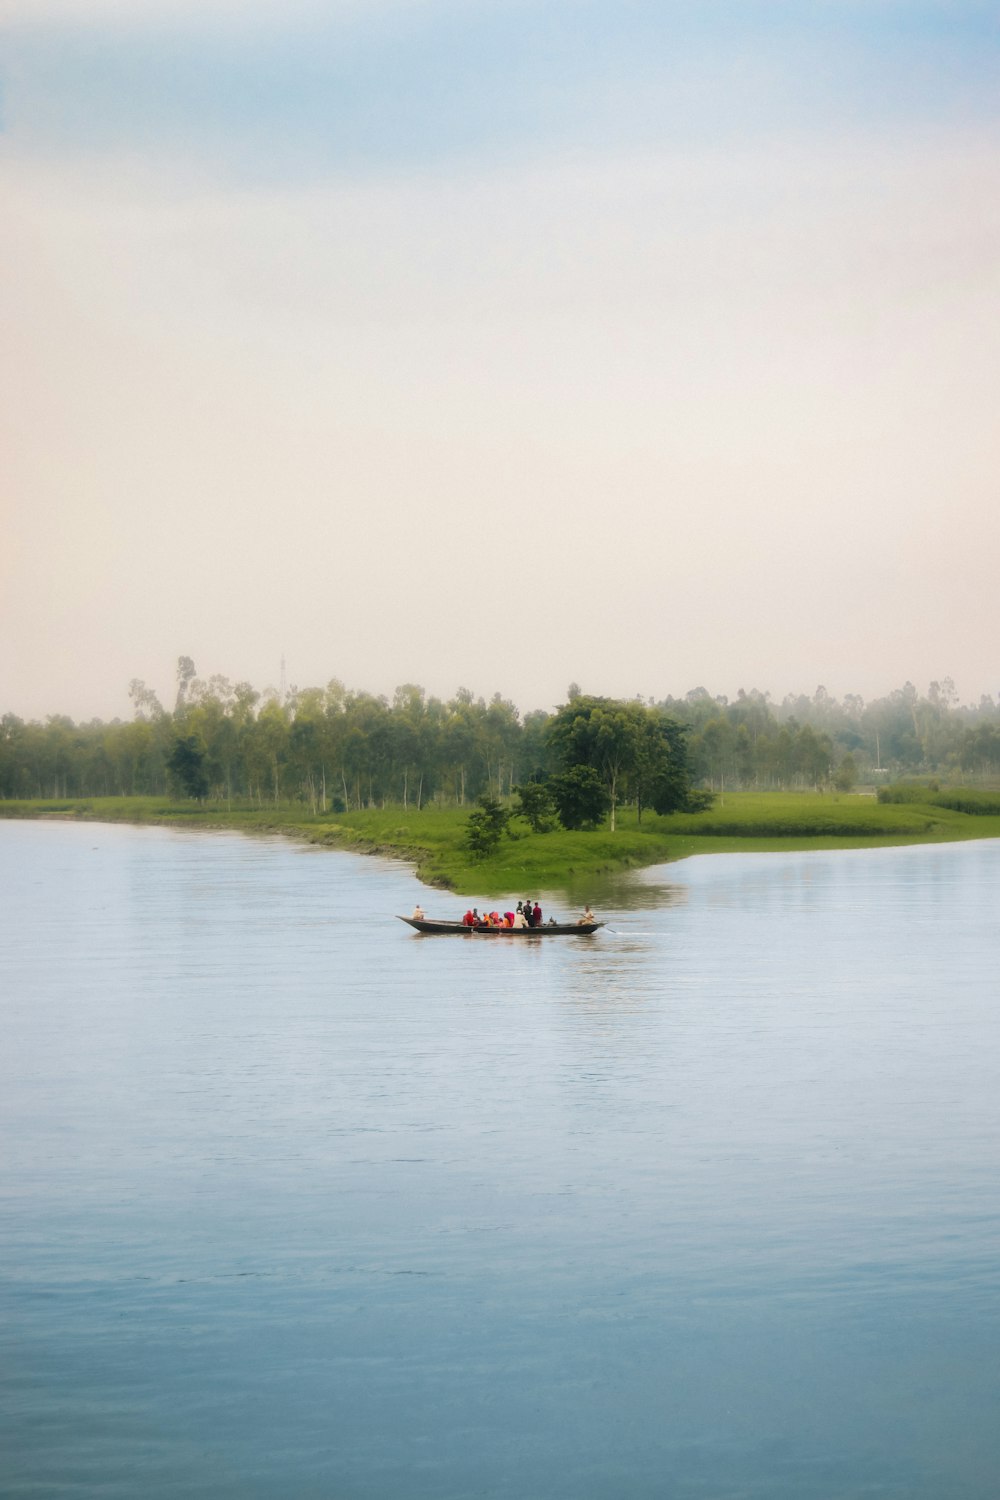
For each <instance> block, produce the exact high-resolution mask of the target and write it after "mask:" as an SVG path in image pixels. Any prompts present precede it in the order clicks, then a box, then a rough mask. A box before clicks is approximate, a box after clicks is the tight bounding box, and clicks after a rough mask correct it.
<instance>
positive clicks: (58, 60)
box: [0, 0, 1000, 718]
mask: <svg viewBox="0 0 1000 1500" xmlns="http://www.w3.org/2000/svg"><path fill="white" fill-rule="evenodd" d="M0 81H2V88H3V101H2V126H0V276H2V289H0V369H2V388H0V445H2V447H0V483H2V495H0V503H2V518H3V530H2V545H0V712H4V711H8V710H9V711H13V712H15V713H18V714H20V715H22V716H23V717H43V716H44V715H45V714H47V713H53V712H63V713H68V714H70V715H72V716H73V717H74V718H89V717H92V716H98V717H102V718H109V717H112V716H114V715H118V714H120V715H122V716H125V715H127V714H128V712H129V703H128V699H127V685H128V682H129V680H130V679H131V678H133V677H141V678H144V679H145V680H146V681H147V682H148V683H149V684H150V685H151V686H153V687H155V688H157V689H158V691H160V693H161V695H162V696H163V697H164V699H165V700H166V701H170V700H172V697H173V671H174V664H175V662H176V659H177V657H178V656H179V655H180V654H182V653H183V654H186V655H190V656H191V657H193V658H194V661H195V663H196V665H197V667H198V670H199V674H200V675H203V676H208V675H210V674H212V673H215V672H221V673H224V674H226V675H227V676H230V677H232V678H234V679H235V678H246V679H249V680H250V681H252V682H253V683H254V684H255V685H256V686H258V687H263V686H265V685H266V684H268V683H272V684H275V685H277V682H278V678H279V672H280V662H281V658H282V655H284V657H285V658H286V661H287V676H288V680H289V682H294V683H297V684H298V685H299V686H303V687H304V686H307V685H322V684H323V683H325V682H326V681H327V680H328V679H329V678H331V677H334V676H337V677H340V678H342V679H343V680H344V681H345V682H346V683H347V684H348V686H351V687H363V688H367V689H370V690H372V691H376V692H391V690H392V689H393V687H395V686H396V684H397V683H401V682H405V681H416V682H420V683H422V684H423V685H424V686H425V687H426V688H427V689H428V690H429V691H431V692H434V693H437V694H440V695H443V696H450V695H451V694H452V693H453V692H454V691H455V689H456V688H457V687H459V686H460V685H465V686H468V687H470V688H472V690H473V691H474V692H476V693H485V694H488V693H492V692H493V691H496V690H499V691H501V692H503V693H504V694H505V695H506V696H510V697H512V698H513V699H514V700H515V701H516V702H517V703H518V704H520V705H521V706H522V707H523V708H532V707H548V706H550V705H551V704H554V703H556V702H558V701H561V700H562V698H563V696H564V692H565V688H566V685H567V683H568V682H569V681H570V680H571V679H575V680H577V681H578V682H580V683H581V684H582V685H583V687H584V688H585V689H586V690H587V691H591V692H598V693H608V694H629V695H630V694H633V693H636V692H640V693H642V694H651V695H655V696H656V697H660V696H662V695H664V694H666V693H682V692H684V691H686V690H687V689H689V688H691V687H694V686H696V685H699V684H704V685H705V686H706V687H708V688H709V689H710V690H711V691H713V692H726V693H730V694H732V693H734V692H735V691H736V690H737V689H738V688H739V687H741V686H743V687H746V688H750V687H752V686H758V687H761V688H767V689H770V690H771V691H773V692H774V693H775V694H776V695H778V696H779V697H780V696H781V695H782V694H783V693H785V692H787V691H789V690H796V691H798V690H804V691H809V692H811V691H812V690H813V689H814V688H815V687H816V685H817V684H818V683H823V684H825V686H826V687H827V688H828V689H829V690H830V692H831V693H835V694H837V695H838V696H839V695H840V694H842V693H844V692H847V691H853V692H860V693H862V694H864V695H865V696H875V695H879V694H881V693H883V692H885V691H887V690H889V689H890V688H892V687H895V686H898V685H900V684H901V683H902V682H903V681H904V680H905V679H906V678H911V679H912V680H913V681H914V682H915V683H916V684H917V686H918V687H919V688H920V689H921V690H924V689H925V688H926V686H927V683H928V682H929V681H930V679H931V678H935V677H938V678H939V677H943V676H945V675H946V674H951V675H952V676H953V677H954V678H955V680H956V683H957V685H958V688H959V691H960V693H961V695H962V696H963V698H978V695H979V693H980V692H981V691H990V692H994V693H996V692H997V691H998V690H1000V653H998V629H997V626H998V613H1000V612H998V605H997V598H998V592H1000V589H998V572H1000V482H998V476H1000V402H998V394H1000V10H998V7H997V5H996V4H995V3H989V4H985V3H984V4H972V3H963V0H926V3H921V0H912V3H911V0H855V3H850V0H786V3H780V0H775V3H767V4H763V3H762V4H757V3H754V0H718V3H717V0H697V3H694V0H684V3H674V0H655V3H653V0H633V3H630V0H615V3H611V0H600V3H588V0H571V3H570V0H450V3H448V0H326V3H320V0H313V3H308V0H300V3H289V0H280V3H279V0H273V3H272V0H0Z"/></svg>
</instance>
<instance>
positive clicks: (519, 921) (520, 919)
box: [514, 901, 528, 928]
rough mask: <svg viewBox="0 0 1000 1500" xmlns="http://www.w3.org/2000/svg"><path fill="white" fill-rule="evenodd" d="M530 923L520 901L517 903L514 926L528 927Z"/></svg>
mask: <svg viewBox="0 0 1000 1500" xmlns="http://www.w3.org/2000/svg"><path fill="white" fill-rule="evenodd" d="M527 925H528V923H527V921H526V919H525V915H524V907H523V906H522V905H521V903H520V901H519V902H518V903H517V911H516V912H515V913H514V926H515V927H517V928H521V927H527Z"/></svg>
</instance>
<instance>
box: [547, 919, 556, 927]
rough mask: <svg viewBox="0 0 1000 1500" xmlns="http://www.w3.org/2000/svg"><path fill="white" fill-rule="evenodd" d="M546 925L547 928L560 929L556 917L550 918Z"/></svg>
mask: <svg viewBox="0 0 1000 1500" xmlns="http://www.w3.org/2000/svg"><path fill="white" fill-rule="evenodd" d="M545 925H546V926H547V927H558V925H559V924H558V922H557V921H556V919H555V917H550V918H549V920H548V922H547V923H546V924H545Z"/></svg>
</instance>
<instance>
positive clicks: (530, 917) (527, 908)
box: [524, 897, 535, 927]
mask: <svg viewBox="0 0 1000 1500" xmlns="http://www.w3.org/2000/svg"><path fill="white" fill-rule="evenodd" d="M524 920H525V923H526V924H527V926H528V927H534V925H535V912H534V908H533V907H532V905H531V899H530V897H529V899H528V900H527V901H525V903H524Z"/></svg>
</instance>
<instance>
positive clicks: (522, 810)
mask: <svg viewBox="0 0 1000 1500" xmlns="http://www.w3.org/2000/svg"><path fill="white" fill-rule="evenodd" d="M514 790H515V792H516V793H517V807H516V808H515V815H516V816H517V817H519V818H524V820H525V821H526V822H527V824H528V826H529V827H530V829H531V831H532V833H549V832H551V829H552V826H553V821H554V819H555V815H556V809H555V803H554V802H553V800H552V793H551V792H550V791H549V788H548V787H547V786H545V785H544V784H543V783H542V782H538V781H529V782H527V783H526V784H525V785H524V786H518V787H515V788H514Z"/></svg>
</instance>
